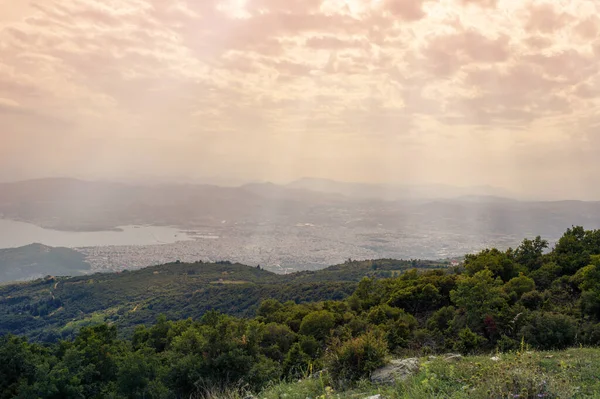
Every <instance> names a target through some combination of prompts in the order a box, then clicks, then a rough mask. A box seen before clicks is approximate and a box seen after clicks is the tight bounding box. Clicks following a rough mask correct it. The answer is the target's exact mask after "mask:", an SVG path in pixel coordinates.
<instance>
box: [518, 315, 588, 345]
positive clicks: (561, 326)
mask: <svg viewBox="0 0 600 399" xmlns="http://www.w3.org/2000/svg"><path fill="white" fill-rule="evenodd" d="M576 325H577V323H576V321H575V320H574V319H573V318H571V317H569V316H565V315H562V314H558V313H543V312H535V313H534V314H533V316H532V318H531V319H530V322H529V324H528V325H526V326H525V327H523V329H522V330H521V335H522V336H523V337H524V338H525V341H526V342H527V343H528V344H530V345H531V346H533V347H534V348H537V349H544V350H547V349H564V348H566V347H568V346H570V345H573V344H574V343H575V336H576V334H577V327H576Z"/></svg>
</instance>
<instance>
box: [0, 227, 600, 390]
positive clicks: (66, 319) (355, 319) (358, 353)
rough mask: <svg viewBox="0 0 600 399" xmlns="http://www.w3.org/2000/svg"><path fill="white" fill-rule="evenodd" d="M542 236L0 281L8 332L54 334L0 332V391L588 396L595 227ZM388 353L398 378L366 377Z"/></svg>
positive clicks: (599, 312) (593, 344) (597, 312)
mask: <svg viewBox="0 0 600 399" xmlns="http://www.w3.org/2000/svg"><path fill="white" fill-rule="evenodd" d="M547 248H548V243H547V242H546V241H544V240H543V239H541V238H540V237H536V238H534V239H525V240H523V241H522V243H521V244H520V245H519V246H518V247H517V248H515V249H508V250H505V251H501V250H498V249H496V248H491V249H486V250H484V251H481V252H479V253H476V254H470V255H466V256H465V261H464V265H463V266H461V267H459V268H443V269H441V268H440V267H441V266H443V265H441V264H435V263H428V262H425V263H420V262H418V261H416V262H414V263H413V262H408V261H393V260H382V261H365V262H353V261H350V260H349V261H348V262H346V263H345V264H343V265H338V266H335V267H332V268H330V269H328V270H325V271H323V272H314V273H308V272H306V273H296V274H292V275H288V276H279V275H275V274H273V273H270V272H267V271H264V270H261V269H260V268H251V267H248V266H243V265H239V264H232V263H229V262H220V263H217V264H202V263H197V264H181V263H174V264H169V265H162V266H156V267H152V268H148V269H144V270H141V271H138V272H124V273H121V274H118V275H107V274H104V275H103V274H96V275H93V276H85V277H75V278H70V279H60V278H54V277H48V278H46V279H42V280H37V281H35V282H32V283H24V284H20V285H11V286H6V287H2V289H1V290H0V295H1V297H2V298H1V303H0V325H1V326H2V327H3V328H5V330H6V331H5V332H10V331H12V332H21V331H22V333H23V334H27V335H29V336H30V337H32V338H33V339H36V340H38V341H39V340H45V341H58V342H55V343H39V342H38V343H30V342H28V340H27V339H24V338H22V337H15V336H12V335H4V336H1V337H0V393H2V394H3V395H4V396H3V397H7V398H12V397H36V398H37V397H40V398H77V397H90V398H91V397H98V398H99V397H114V398H140V397H147V398H164V399H167V398H169V399H171V398H172V399H177V398H184V397H186V398H188V397H193V398H236V397H239V396H238V393H240V392H243V393H244V396H242V397H244V398H246V397H248V396H247V394H248V392H251V393H258V394H259V395H260V396H259V397H260V398H269V399H270V398H280V397H289V398H298V397H299V398H305V397H319V398H321V399H333V398H343V397H357V399H362V398H364V396H362V395H365V396H366V394H371V393H378V394H382V395H383V396H385V397H386V398H390V399H391V398H398V399H399V398H429V397H453V398H466V397H473V398H482V399H483V398H531V399H533V398H567V397H568V398H594V397H596V398H597V397H598V396H597V392H598V388H599V386H598V379H597V374H598V372H599V369H598V367H599V362H598V350H597V349H594V348H597V347H598V345H600V230H584V229H583V228H582V227H573V228H570V229H568V230H567V232H566V233H565V234H564V235H563V236H562V237H561V238H560V240H559V241H558V243H557V244H556V245H555V246H554V247H553V248H552V249H551V250H549V251H547ZM419 266H423V267H424V268H425V269H429V270H418V269H410V270H406V269H408V268H412V267H419ZM365 274H366V275H368V276H371V277H372V278H360V276H361V275H365ZM390 275H393V277H389V276H390ZM380 277H389V278H380ZM359 278H360V281H359V282H357V280H358V279H359ZM215 310H217V311H215ZM218 310H226V311H227V312H229V313H230V315H227V314H223V313H222V312H219V311H218ZM159 313H162V314H163V315H158V317H156V318H155V319H154V320H153V319H152V318H153V317H154V316H156V315H157V314H159ZM231 314H234V315H233V316H232V315H231ZM239 316H244V317H239ZM140 323H144V325H140ZM86 324H89V325H86ZM79 327H81V328H79ZM61 337H65V338H69V339H67V340H60V338H61ZM71 338H72V339H71ZM573 348H578V349H573ZM557 350H567V351H566V352H535V351H557ZM457 353H460V354H457ZM461 355H462V356H461ZM469 355H485V356H479V357H476V358H465V357H463V356H469ZM407 357H408V358H410V359H406V360H405V361H400V360H398V361H396V362H392V363H391V365H389V367H388V366H386V365H387V362H388V361H389V360H390V359H402V358H407ZM381 367H388V369H387V370H388V373H387V374H385V373H384V372H383V371H382V370H380V368H381ZM392 368H393V369H395V370H396V371H397V372H398V373H401V374H402V376H404V377H406V379H405V380H403V381H398V380H396V381H395V382H396V383H395V384H394V385H393V386H381V385H378V386H375V385H371V384H370V383H369V382H364V381H365V380H369V379H370V380H372V381H375V382H377V383H386V380H388V381H389V379H388V378H387V377H386V375H389V371H390V369H392ZM310 376H314V377H315V378H310V379H309V378H307V377H310ZM298 380H303V381H302V382H300V383H297V381H298ZM282 381H283V383H282ZM227 392H230V393H227ZM355 395H359V396H355Z"/></svg>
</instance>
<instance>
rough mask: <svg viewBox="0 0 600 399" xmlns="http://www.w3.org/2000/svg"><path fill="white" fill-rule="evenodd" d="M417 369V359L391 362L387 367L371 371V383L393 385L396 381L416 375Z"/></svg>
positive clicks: (418, 365)
mask: <svg viewBox="0 0 600 399" xmlns="http://www.w3.org/2000/svg"><path fill="white" fill-rule="evenodd" d="M419 367H420V364H419V359H417V358H410V359H397V360H392V361H391V362H390V364H389V365H387V366H385V367H382V368H380V369H378V370H375V371H373V373H372V374H371V382H373V383H375V384H389V385H393V384H395V383H396V382H397V381H403V380H405V379H406V378H408V377H409V376H411V375H412V374H415V373H417V372H418V371H419Z"/></svg>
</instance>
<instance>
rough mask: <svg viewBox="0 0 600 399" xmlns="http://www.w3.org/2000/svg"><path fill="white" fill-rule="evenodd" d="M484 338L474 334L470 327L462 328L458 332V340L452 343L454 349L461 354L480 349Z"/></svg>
mask: <svg viewBox="0 0 600 399" xmlns="http://www.w3.org/2000/svg"><path fill="white" fill-rule="evenodd" d="M485 341H486V339H485V338H483V337H482V336H480V335H477V334H475V333H474V332H473V331H471V329H470V328H468V327H467V328H464V329H462V330H461V331H460V332H459V333H458V341H457V342H456V343H455V344H454V350H456V351H459V352H460V353H462V354H463V355H468V354H470V353H474V352H476V351H478V350H480V349H481V346H482V345H483V344H484V343H485Z"/></svg>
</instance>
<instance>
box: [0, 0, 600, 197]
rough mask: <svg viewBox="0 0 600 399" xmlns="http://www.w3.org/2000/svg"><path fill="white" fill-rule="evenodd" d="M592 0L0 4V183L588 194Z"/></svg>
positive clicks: (592, 132) (599, 89)
mask: <svg viewBox="0 0 600 399" xmlns="http://www.w3.org/2000/svg"><path fill="white" fill-rule="evenodd" d="M597 15H600V2H598V1H596V0H547V1H542V0H431V1H427V0H285V1H284V0H224V1H221V0H201V1H200V0H196V1H192V0H189V1H188V0H43V1H36V0H34V1H30V2H27V1H23V2H21V1H16V0H0V180H18V179H26V178H36V177H46V176H73V177H81V178H90V179H123V178H129V179H148V178H163V179H170V178H172V179H176V178H187V179H207V178H216V179H223V181H226V180H227V181H247V180H262V181H274V182H286V181H291V180H294V179H296V178H300V177H305V176H311V177H322V178H330V179H336V180H343V181H356V182H386V183H407V184H415V183H418V184H420V183H444V184H453V185H460V186H469V185H481V184H488V185H493V186H498V187H504V188H506V189H509V190H512V191H514V192H518V193H522V194H528V195H537V196H541V197H548V198H549V197H553V198H556V197H561V198H578V199H597V200H600V184H598V182H600V156H598V149H599V148H600V97H599V94H600V69H599V62H598V61H599V60H600V35H599V34H600V18H599V17H598V16H597Z"/></svg>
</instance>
